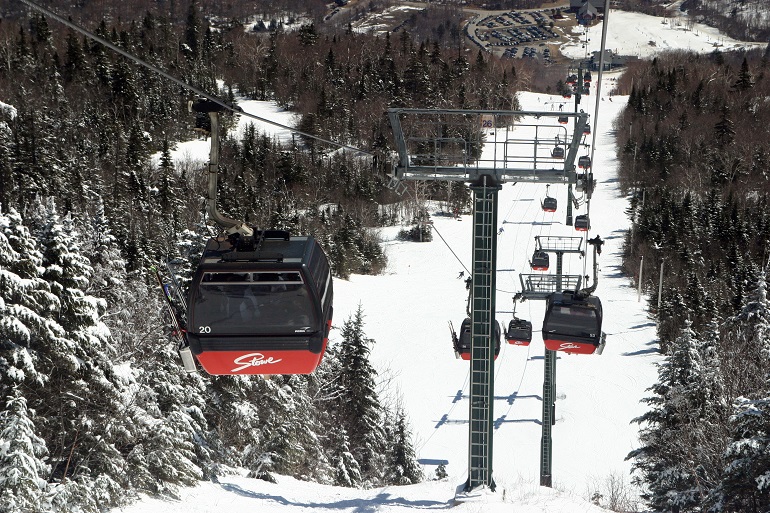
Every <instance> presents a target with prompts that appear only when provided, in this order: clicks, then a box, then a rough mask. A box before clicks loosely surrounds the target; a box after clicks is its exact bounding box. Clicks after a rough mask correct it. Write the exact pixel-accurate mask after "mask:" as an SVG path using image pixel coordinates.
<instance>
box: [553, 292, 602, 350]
mask: <svg viewBox="0 0 770 513" xmlns="http://www.w3.org/2000/svg"><path fill="white" fill-rule="evenodd" d="M543 342H544V343H545V347H546V349H550V350H551V351H563V352H565V353H574V354H592V353H594V352H596V350H597V349H600V351H599V352H600V353H601V349H603V346H604V335H603V334H602V303H601V301H600V300H599V298H598V297H596V296H586V297H583V296H580V295H579V294H577V293H575V292H556V293H554V294H551V295H550V296H549V298H548V301H547V303H546V309H545V318H544V319H543Z"/></svg>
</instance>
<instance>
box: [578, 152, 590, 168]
mask: <svg viewBox="0 0 770 513" xmlns="http://www.w3.org/2000/svg"><path fill="white" fill-rule="evenodd" d="M578 167H579V168H580V169H588V168H590V167H591V157H589V156H588V155H581V156H580V157H579V158H578Z"/></svg>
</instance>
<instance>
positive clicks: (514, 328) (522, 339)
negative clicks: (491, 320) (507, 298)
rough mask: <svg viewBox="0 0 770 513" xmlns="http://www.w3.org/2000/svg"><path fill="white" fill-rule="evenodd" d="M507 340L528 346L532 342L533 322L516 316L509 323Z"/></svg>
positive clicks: (514, 343) (515, 344)
mask: <svg viewBox="0 0 770 513" xmlns="http://www.w3.org/2000/svg"><path fill="white" fill-rule="evenodd" d="M505 340H506V342H508V343H509V344H513V345H514V346H528V345H529V343H530V342H532V323H531V322H530V321H528V320H526V319H519V318H517V317H514V318H513V319H511V322H509V323H508V331H506V332H505Z"/></svg>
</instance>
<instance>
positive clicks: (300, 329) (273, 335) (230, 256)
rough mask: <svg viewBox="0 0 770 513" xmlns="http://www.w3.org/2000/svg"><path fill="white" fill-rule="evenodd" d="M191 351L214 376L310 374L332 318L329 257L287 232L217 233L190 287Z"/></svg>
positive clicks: (315, 245)
mask: <svg viewBox="0 0 770 513" xmlns="http://www.w3.org/2000/svg"><path fill="white" fill-rule="evenodd" d="M188 305H189V306H188V311H187V325H188V334H187V335H188V340H189V343H190V349H191V351H192V353H193V354H194V355H195V357H196V358H197V360H198V362H199V363H200V364H201V366H202V367H203V369H204V370H205V371H206V372H208V373H209V374H309V373H311V372H313V370H315V368H316V367H317V366H318V364H319V362H320V361H321V357H322V356H323V353H324V351H325V349H326V343H327V340H328V336H329V329H330V327H331V319H332V276H331V272H330V268H329V262H328V260H327V258H326V255H325V254H324V252H323V250H322V249H321V246H320V245H319V244H318V242H317V241H316V240H315V239H314V238H313V237H307V236H305V237H290V235H289V233H288V232H285V231H275V230H274V231H264V232H256V231H255V235H254V236H253V237H235V238H234V237H229V238H228V237H217V238H213V239H210V240H209V241H208V244H207V245H206V249H205V250H204V252H203V256H202V258H201V262H200V265H199V266H198V269H197V270H196V273H195V276H194V277H193V281H192V284H191V286H190V296H189V302H188Z"/></svg>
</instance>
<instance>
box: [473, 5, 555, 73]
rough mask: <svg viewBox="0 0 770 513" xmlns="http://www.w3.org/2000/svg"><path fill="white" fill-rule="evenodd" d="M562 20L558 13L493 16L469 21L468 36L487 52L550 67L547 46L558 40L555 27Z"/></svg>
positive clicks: (513, 12) (519, 12)
mask: <svg viewBox="0 0 770 513" xmlns="http://www.w3.org/2000/svg"><path fill="white" fill-rule="evenodd" d="M564 19H565V17H564V15H563V14H562V13H560V11H559V10H557V9H543V10H541V11H509V12H504V13H495V14H490V15H487V16H484V17H477V18H476V20H474V21H472V22H471V23H470V25H469V26H468V35H469V36H470V37H471V39H472V40H474V41H475V42H476V44H478V45H479V46H481V47H482V48H484V49H486V50H487V51H490V52H494V53H497V54H499V55H503V56H505V57H519V58H529V59H540V60H542V61H543V62H545V63H552V62H553V59H552V56H551V48H549V46H548V44H549V43H556V42H557V41H558V40H559V39H560V34H559V33H557V31H556V30H555V25H556V23H558V22H560V21H563V20H564Z"/></svg>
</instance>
